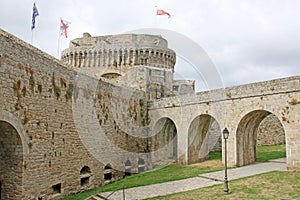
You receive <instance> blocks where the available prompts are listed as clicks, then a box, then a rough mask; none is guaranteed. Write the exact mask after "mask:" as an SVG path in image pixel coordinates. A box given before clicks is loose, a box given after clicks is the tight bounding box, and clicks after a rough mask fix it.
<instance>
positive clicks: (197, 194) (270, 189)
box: [148, 171, 300, 200]
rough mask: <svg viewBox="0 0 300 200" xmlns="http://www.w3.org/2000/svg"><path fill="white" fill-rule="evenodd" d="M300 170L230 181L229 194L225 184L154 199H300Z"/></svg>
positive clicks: (276, 172)
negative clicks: (224, 190) (224, 189)
mask: <svg viewBox="0 0 300 200" xmlns="http://www.w3.org/2000/svg"><path fill="white" fill-rule="evenodd" d="M299 185H300V172H293V171H285V172H283V171H274V172H268V173H265V174H260V175H256V176H252V177H247V178H242V179H237V180H233V181H230V182H229V194H227V195H224V194H223V188H224V186H223V184H219V185H214V186H210V187H206V188H201V189H196V190H191V191H188V192H182V193H176V194H172V195H167V196H164V197H156V198H150V199H151V200H154V199H160V200H162V199H170V200H172V199H174V200H175V199H176V200H191V199H195V200H196V199H197V200H199V199H205V200H206V199H213V200H215V199H222V200H226V199H230V200H235V199H236V200H237V199H238V200H240V199H270V200H273V199H282V200H283V199H286V200H287V199H290V200H291V199H300V187H299ZM150 199H148V200H150Z"/></svg>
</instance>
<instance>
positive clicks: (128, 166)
mask: <svg viewBox="0 0 300 200" xmlns="http://www.w3.org/2000/svg"><path fill="white" fill-rule="evenodd" d="M125 176H131V162H130V160H127V161H126V162H125Z"/></svg>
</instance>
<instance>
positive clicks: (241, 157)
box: [236, 110, 285, 166]
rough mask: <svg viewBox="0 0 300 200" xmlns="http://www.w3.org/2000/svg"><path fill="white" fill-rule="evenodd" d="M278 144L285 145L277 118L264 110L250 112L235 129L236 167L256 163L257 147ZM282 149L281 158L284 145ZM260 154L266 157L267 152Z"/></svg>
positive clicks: (283, 135)
mask: <svg viewBox="0 0 300 200" xmlns="http://www.w3.org/2000/svg"><path fill="white" fill-rule="evenodd" d="M278 144H285V131H284V128H283V126H282V124H281V122H280V121H279V119H278V118H277V116H275V115H274V114H272V113H271V112H269V111H265V110H255V111H252V112H250V113H248V114H246V115H245V116H244V117H243V118H242V119H241V121H240V122H239V125H238V128H237V132H236V165H237V166H244V165H248V164H251V163H253V162H256V161H257V158H258V151H257V148H258V146H272V145H278ZM283 148H284V152H283V154H284V155H282V157H285V145H284V147H283ZM281 153H282V152H281ZM261 154H266V156H268V155H267V154H268V152H267V151H264V152H261ZM279 155H280V154H279ZM275 156H276V155H275ZM259 157H262V155H260V156H259Z"/></svg>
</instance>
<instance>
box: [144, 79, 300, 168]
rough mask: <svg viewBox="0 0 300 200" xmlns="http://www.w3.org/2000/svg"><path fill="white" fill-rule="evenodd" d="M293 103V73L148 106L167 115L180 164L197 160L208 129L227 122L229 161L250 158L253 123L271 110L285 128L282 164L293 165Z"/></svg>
mask: <svg viewBox="0 0 300 200" xmlns="http://www.w3.org/2000/svg"><path fill="white" fill-rule="evenodd" d="M299 104H300V77H299V76H295V77H289V78H283V79H277V80H271V81H265V82H260V83H253V84H247V85H242V86H236V87H230V88H225V89H218V90H213V91H207V92H202V93H198V94H197V95H192V96H179V97H173V98H166V99H160V100H155V101H153V102H150V108H149V109H150V116H152V119H157V120H159V119H163V118H167V119H170V120H171V121H173V123H174V124H175V126H176V129H177V136H178V148H177V151H178V155H180V162H181V163H184V164H187V163H193V162H196V161H199V160H201V159H202V158H203V157H201V156H205V155H206V154H205V151H206V150H205V148H206V149H207V148H209V147H207V145H202V144H205V140H207V137H209V134H210V135H213V134H212V133H214V134H215V135H219V136H221V132H222V130H223V129H224V128H225V127H227V128H228V130H229V132H230V134H229V138H228V151H227V152H228V164H229V165H230V166H242V165H247V164H250V163H253V162H255V160H256V137H257V129H258V126H259V124H260V123H261V121H262V120H263V119H264V118H265V117H266V116H268V115H270V114H273V115H275V116H276V117H277V118H278V120H279V121H280V123H281V124H282V126H283V128H284V131H285V138H286V156H287V167H288V169H298V170H299V169H300V134H299V130H300V123H299V120H300V116H299V114H300V106H299ZM154 123H155V122H154ZM223 140H224V139H222V142H224V141H223ZM201 146H202V147H201ZM222 146H224V145H222ZM222 151H223V152H224V147H223V149H222ZM195 152H196V155H195ZM202 153H204V154H203V155H201V154H202ZM223 155H224V154H223Z"/></svg>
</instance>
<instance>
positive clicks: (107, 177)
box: [104, 163, 113, 180]
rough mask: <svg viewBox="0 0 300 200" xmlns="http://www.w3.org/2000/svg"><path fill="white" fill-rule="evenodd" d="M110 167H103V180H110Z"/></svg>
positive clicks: (108, 165)
mask: <svg viewBox="0 0 300 200" xmlns="http://www.w3.org/2000/svg"><path fill="white" fill-rule="evenodd" d="M112 170H113V169H112V167H111V165H110V164H109V163H108V164H107V165H105V167H104V180H111V179H112Z"/></svg>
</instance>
